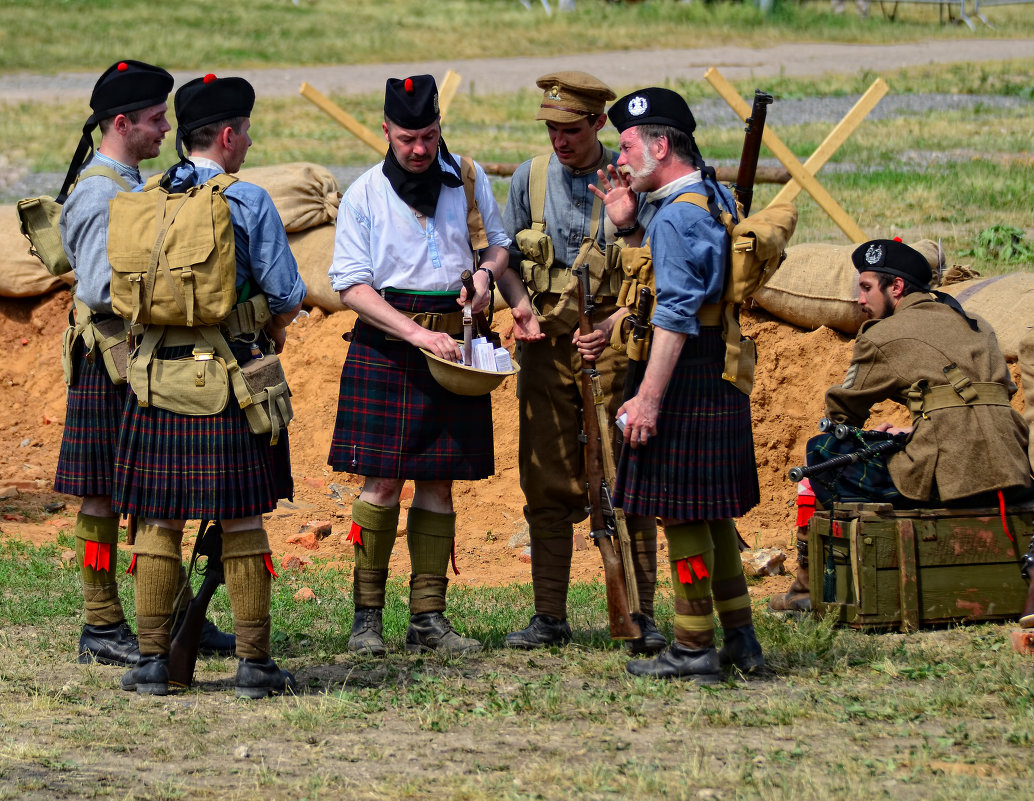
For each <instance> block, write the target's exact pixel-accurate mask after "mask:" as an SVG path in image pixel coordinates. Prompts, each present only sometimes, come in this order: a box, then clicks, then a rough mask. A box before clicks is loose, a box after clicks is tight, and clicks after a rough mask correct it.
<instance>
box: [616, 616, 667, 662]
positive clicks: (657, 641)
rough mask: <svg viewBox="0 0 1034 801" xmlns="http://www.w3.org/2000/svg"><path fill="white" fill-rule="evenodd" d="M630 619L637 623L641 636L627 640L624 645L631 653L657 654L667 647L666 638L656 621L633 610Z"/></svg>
mask: <svg viewBox="0 0 1034 801" xmlns="http://www.w3.org/2000/svg"><path fill="white" fill-rule="evenodd" d="M632 620H634V621H635V622H636V623H638V624H639V631H640V632H641V633H642V636H641V637H637V638H636V639H634V640H628V642H627V645H626V647H627V648H628V650H629V651H631V652H632V653H633V654H643V655H648V654H659V653H660V652H661V651H663V650H664V649H665V648H667V647H668V638H667V637H665V636H664V635H663V634H661V630H660V629H659V628H657V621H655V620H654V619H653V618H652V617H650V616H649V615H644V614H642V613H641V612H633V613H632Z"/></svg>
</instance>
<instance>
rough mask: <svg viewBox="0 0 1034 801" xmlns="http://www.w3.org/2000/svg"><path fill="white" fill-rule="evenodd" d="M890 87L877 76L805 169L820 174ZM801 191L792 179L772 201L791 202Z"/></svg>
mask: <svg viewBox="0 0 1034 801" xmlns="http://www.w3.org/2000/svg"><path fill="white" fill-rule="evenodd" d="M889 89H890V87H889V86H888V85H887V82H886V81H885V80H883V78H877V79H876V80H875V81H873V83H872V86H870V87H869V88H868V89H867V90H866V92H865V94H864V95H862V96H861V97H860V98H859V99H858V102H857V103H855V104H854V106H852V107H851V110H850V111H849V112H847V114H845V115H844V118H843V119H842V120H840V122H838V123H837V124H836V127H834V128H833V130H832V131H830V132H829V136H827V137H826V138H825V139H824V140H823V141H822V144H821V145H819V146H818V148H816V150H815V152H814V153H812V154H811V157H810V158H809V159H808V160H807V161H806V162H804V169H806V170H807V171H808V173H809V174H810V175H817V174H818V171H819V170H821V169H822V168H823V166H825V164H826V162H827V161H829V159H830V157H831V156H832V155H833V154H834V153H835V152H836V151H837V149H838V148H839V147H840V146H841V145H842V144H844V142H846V141H847V138H848V137H849V136H850V135H851V134H853V133H854V132H855V130H856V129H857V128H858V126H859V125H860V124H861V122H862V120H864V119H865V118H866V117H867V116H868V115H869V112H870V111H872V110H873V109H874V108H875V107H876V104H877V103H879V102H880V100H882V99H883V96H884V95H886V94H887V92H888V90H889ZM800 192H801V185H800V184H799V183H797V182H796V181H794V180H791V181H790V182H789V183H788V184H787V185H786V186H784V187H783V188H782V189H780V190H779V192H777V193H776V196H775V197H774V198H772V203H790V202H792V201H793V199H794V198H795V197H797V195H799V194H800Z"/></svg>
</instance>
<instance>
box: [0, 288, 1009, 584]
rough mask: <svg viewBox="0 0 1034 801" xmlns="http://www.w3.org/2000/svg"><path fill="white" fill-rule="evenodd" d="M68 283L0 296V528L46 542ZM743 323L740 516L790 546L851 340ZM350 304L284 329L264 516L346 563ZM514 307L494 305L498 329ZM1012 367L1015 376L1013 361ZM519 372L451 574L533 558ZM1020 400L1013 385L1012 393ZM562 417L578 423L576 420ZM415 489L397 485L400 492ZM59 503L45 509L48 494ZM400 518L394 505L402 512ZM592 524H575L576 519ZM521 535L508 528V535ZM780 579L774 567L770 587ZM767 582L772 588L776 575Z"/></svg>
mask: <svg viewBox="0 0 1034 801" xmlns="http://www.w3.org/2000/svg"><path fill="white" fill-rule="evenodd" d="M69 304H70V295H69V294H68V293H67V292H58V293H55V294H52V295H49V296H46V297H44V298H38V299H32V300H9V299H4V300H0V347H2V348H3V352H4V358H3V360H2V362H0V384H2V386H3V395H2V397H3V404H4V407H5V408H6V410H7V411H6V414H5V416H4V419H3V422H2V423H0V428H2V431H3V434H4V442H6V443H7V447H5V448H4V449H3V451H2V452H0V487H11V486H13V487H15V488H17V490H18V491H19V497H17V498H13V499H6V500H3V501H2V505H0V508H2V510H3V515H4V516H3V520H2V522H0V528H2V531H3V533H4V534H5V535H7V536H17V537H20V538H23V539H26V540H30V541H32V542H37V543H39V542H52V541H53V540H54V539H55V537H56V536H57V533H58V532H59V531H61V530H62V529H69V528H71V526H72V525H73V521H74V515H75V513H76V511H77V510H78V503H77V501H76V499H74V498H69V497H67V496H62V495H58V494H56V493H54V492H53V489H52V486H53V476H54V470H55V466H56V464H57V457H58V451H59V448H60V443H61V430H62V424H63V422H64V413H65V409H64V405H65V389H64V382H63V378H62V373H61V363H60V351H61V335H62V332H63V331H64V328H65V326H66V320H67V316H68V308H69ZM743 318H744V319H743V329H744V331H745V333H747V334H749V335H750V336H752V337H754V338H755V339H756V340H757V343H758V369H757V376H756V385H755V390H754V394H753V395H752V397H751V405H752V408H753V416H754V443H755V453H756V457H757V464H758V474H759V477H760V483H761V503H760V505H759V506H758V507H757V508H756V509H754V510H753V511H751V512H750V513H749V514H747V515H746V516H745V517H744V518H743V519H742V520H740V521H739V527H740V531H741V533H742V535H743V537H744V539H745V540H746V541H747V542H748V543H749V544H750V545H751V546H752V547H771V546H779V547H784V548H786V547H789V546H790V545H792V542H793V524H794V523H793V521H794V516H795V507H794V500H795V497H796V491H795V487H794V485H793V484H792V483H791V482H790V481H788V480H787V479H786V471H787V469H788V468H789V467H791V466H793V465H795V464H801V463H802V461H803V457H804V445H805V442H806V441H807V439H808V437H810V436H811V435H812V433H813V432H815V424H816V421H817V420H818V419H819V417H820V416H821V414H822V409H823V393H824V392H825V390H826V388H827V387H828V386H829V385H831V384H833V383H836V382H838V381H840V380H841V378H842V377H843V374H844V370H845V368H846V365H847V363H848V361H849V359H850V352H851V340H850V339H848V338H847V337H845V336H843V335H842V334H838V333H837V332H835V331H832V330H830V329H827V328H820V329H818V330H816V331H803V330H801V329H798V328H795V327H793V326H790V325H788V324H786V323H782V322H778V321H776V320H774V319H772V318H771V317H769V316H768V315H767V314H766V313H764V312H762V311H754V312H745V313H744V315H743ZM353 319H354V317H353V315H352V314H351V313H348V312H340V313H337V314H331V315H327V314H324V313H323V312H321V311H319V310H314V311H313V312H312V313H311V315H310V316H309V317H307V318H301V319H299V320H297V321H296V322H295V323H294V324H293V325H292V326H291V327H290V329H289V336H288V344H287V348H286V350H285V352H284V362H285V369H286V370H287V373H288V378H289V380H290V383H291V388H292V391H293V393H294V397H293V399H292V400H293V404H294V408H295V412H296V418H295V422H294V423H293V424H292V426H291V453H292V466H293V472H294V476H295V499H294V502H293V503H287V502H284V503H282V504H281V505H280V507H279V508H278V509H277V510H276V511H275V512H274V513H273V514H271V515H270V516H269V520H268V526H267V528H268V530H269V534H270V540H271V542H272V543H273V548H274V551H275V552H276V554H278V555H279V556H281V557H285V558H286V557H287V556H289V555H297V556H300V557H310V558H311V557H318V558H320V559H321V560H330V561H331V562H338V563H341V564H342V565H345V564H350V563H351V561H352V554H351V546H350V545H348V544H347V543H346V542H345V537H346V536H347V533H348V528H349V525H350V522H351V520H350V517H349V510H350V508H351V499H352V497H353V496H354V495H355V494H356V493H357V492H358V490H359V487H360V486H361V479H360V478H359V477H358V476H354V475H350V474H340V473H334V472H333V471H332V470H331V469H330V467H329V466H328V465H327V463H326V460H327V453H328V451H329V448H330V437H331V431H332V428H333V425H334V415H335V412H336V409H337V395H338V380H339V374H340V369H341V363H342V361H343V360H344V356H345V350H346V344H345V342H344V341H343V340H342V334H344V333H345V332H346V331H347V330H349V329H350V328H351V327H352V322H353ZM510 322H511V321H510V318H509V317H508V315H507V314H506V313H505V312H504V313H502V314H500V315H499V316H498V323H497V327H498V328H500V330H502V331H504V332H505V331H507V329H508V328H509V325H510ZM1013 372H1014V376H1013V377H1014V380H1016V381H1017V382H1018V381H1019V375H1018V370H1015V369H1014V371H1013ZM514 389H515V387H514V380H513V379H507V382H506V383H504V384H503V386H502V387H501V388H500V389H499V390H497V391H496V392H495V393H493V396H492V400H493V408H494V414H495V446H496V474H495V475H494V476H492V477H491V478H489V479H486V480H484V481H479V482H460V483H459V484H458V486H457V488H456V506H457V509H458V510H459V517H458V521H457V526H458V532H457V541H456V557H457V564H458V567H459V570H460V574H459V575H458V576H456V577H455V578H454V581H458V582H461V583H471V584H496V583H507V582H511V581H527V580H529V577H530V568H529V566H528V565H527V564H525V563H523V562H522V560H521V551H522V548H521V547H519V546H518V547H515V546H516V545H517V540H518V539H519V535H520V534H521V533H522V532H523V531H524V528H525V526H524V519H523V515H522V506H523V497H522V495H521V490H520V484H519V480H518V474H517V409H516V399H515V396H514ZM1018 400H1019V393H1018V395H1017V401H1018ZM876 416H877V417H878V418H879V419H884V418H888V419H892V420H895V421H896V422H904V421H905V417H904V414H903V410H902V409H900V407H895V406H894V405H893V404H889V403H888V404H884V405H883V407H882V408H881V407H877V410H876ZM571 425H577V421H575V420H572V421H571ZM411 497H412V490H411V487H407V488H406V491H405V493H404V495H403V506H406V505H408V502H409V499H410V498H411ZM61 501H64V502H65V503H66V507H65V508H64V509H62V510H58V511H56V512H55V511H53V507H52V506H51V505H52V504H57V503H60V502H61ZM404 519H405V518H404V517H403V520H404ZM312 521H327V522H330V524H331V526H330V531H331V533H330V535H329V536H327V537H325V538H324V539H322V540H320V541H319V542H318V548H317V549H316V550H309V549H307V548H306V547H305V546H304V544H302V543H292V542H288V539H289V538H291V537H292V536H293V535H296V534H298V533H299V531H300V530H301V529H302V528H303V527H305V526H306V525H307V524H309V523H310V522H312ZM577 531H578V533H580V534H581V535H582V537H584V536H585V534H587V531H588V529H587V527H586V526H585V525H584V524H583V525H582V526H581V527H579V528H578V529H577ZM515 535H517V537H515ZM582 545H583V543H579V547H580V550H577V551H576V552H575V567H574V578H575V579H576V580H588V579H591V578H592V577H595V576H599V575H601V568H600V561H599V556H598V554H597V553H596V552H595V549H592V548H589V547H582ZM392 570H393V573H394V572H398V573H402V572H406V571H408V556H407V555H406V553H405V548H397V549H396V554H395V556H394V557H393V564H392ZM778 586H779V580H776V585H775V587H778ZM775 587H773V588H769V589H772V590H773V591H774V588H775Z"/></svg>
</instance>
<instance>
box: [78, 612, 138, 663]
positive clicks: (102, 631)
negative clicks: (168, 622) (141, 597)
mask: <svg viewBox="0 0 1034 801" xmlns="http://www.w3.org/2000/svg"><path fill="white" fill-rule="evenodd" d="M79 662H80V663H81V664H84V665H87V664H89V663H90V662H99V663H100V664H102V665H120V666H121V667H133V666H134V665H136V664H137V663H139V662H140V648H139V645H138V644H137V641H136V635H135V634H134V633H133V630H132V629H131V628H129V624H128V623H126V621H124V620H123V621H122V622H121V623H116V624H114V625H113V626H91V625H89V624H86V625H85V626H83V633H82V634H81V635H80V637H79Z"/></svg>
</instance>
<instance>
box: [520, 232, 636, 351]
mask: <svg viewBox="0 0 1034 801" xmlns="http://www.w3.org/2000/svg"><path fill="white" fill-rule="evenodd" d="M524 233H534V232H533V231H530V230H529V231H521V232H519V233H518V234H517V239H518V240H520V238H521V234H524ZM542 237H544V238H545V239H546V240H548V239H549V237H548V236H546V234H544V233H543V234H542ZM549 249H550V260H549V264H552V243H550V248H549ZM621 251H622V249H621V247H619V246H618V245H616V244H613V243H611V244H608V245H607V246H606V247H605V248H603V247H600V244H599V242H597V241H596V239H594V238H593V237H588V236H587V237H585V238H584V239H583V240H582V246H581V248H580V249H579V250H578V256H577V257H576V258H575V262H574V265H572V266H570V267H554V266H547V264H546V263H536V262H533V261H531V260H530V259H525V260H524V261H522V262H521V278H522V279H523V280H524V283H525V286H527V288H528V293H529V294H530V295H531V305H532V307H533V308H534V309H535V311H536V313H537V314H538V320H539V327H540V328H541V329H542V332H543V333H544V334H545V335H546V336H551V337H555V336H562V335H564V334H569V333H571V331H573V330H574V329H575V328H577V326H578V279H577V277H576V276H575V275H574V267H575V266H578V265H582V264H586V265H588V268H589V287H590V289H591V290H592V294H593V296H594V297H595V298H597V300H599V299H600V298H614V297H616V296H617V295H618V293H619V292H620V291H621V286H622V273H621Z"/></svg>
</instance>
